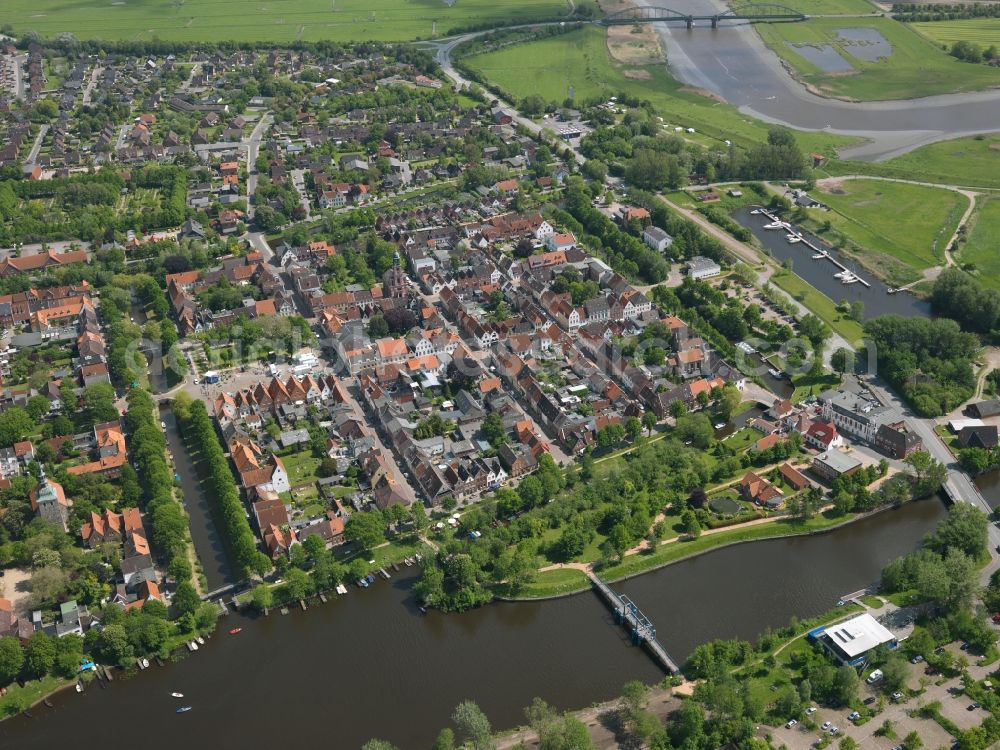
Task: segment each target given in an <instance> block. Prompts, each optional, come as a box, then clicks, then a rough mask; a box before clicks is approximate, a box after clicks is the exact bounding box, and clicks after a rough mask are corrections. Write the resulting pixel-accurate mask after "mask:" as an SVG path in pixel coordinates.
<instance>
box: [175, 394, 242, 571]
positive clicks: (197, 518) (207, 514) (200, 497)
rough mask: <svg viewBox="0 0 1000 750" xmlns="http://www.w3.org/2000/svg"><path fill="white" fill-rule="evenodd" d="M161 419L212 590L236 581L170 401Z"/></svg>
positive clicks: (193, 539)
mask: <svg viewBox="0 0 1000 750" xmlns="http://www.w3.org/2000/svg"><path fill="white" fill-rule="evenodd" d="M160 420H161V421H162V422H163V424H164V427H165V429H164V431H165V432H166V434H167V447H168V448H169V449H170V453H171V454H172V455H173V457H174V468H175V469H176V471H177V474H178V475H179V476H180V483H181V492H182V494H183V496H184V509H185V510H186V511H187V514H188V524H189V526H190V528H191V541H193V542H194V549H195V552H197V553H198V559H199V560H201V565H202V569H203V571H204V573H205V580H206V583H207V584H208V591H215V590H216V589H219V588H222V587H223V586H226V585H228V584H230V583H234V582H235V580H234V579H233V576H232V571H231V570H230V567H229V560H228V559H227V557H226V550H225V547H224V546H223V544H222V538H221V537H220V536H219V533H218V532H217V531H216V528H215V520H214V519H213V518H212V508H211V506H209V504H208V496H207V495H206V494H205V493H204V491H203V490H202V486H201V482H200V480H199V478H198V469H197V467H196V466H195V464H194V461H193V460H192V459H191V456H190V454H189V453H188V450H187V446H186V445H184V441H183V440H182V439H181V436H180V432H179V431H178V429H177V417H175V416H174V413H173V411H171V409H170V407H169V406H167V405H166V404H164V405H162V406H160Z"/></svg>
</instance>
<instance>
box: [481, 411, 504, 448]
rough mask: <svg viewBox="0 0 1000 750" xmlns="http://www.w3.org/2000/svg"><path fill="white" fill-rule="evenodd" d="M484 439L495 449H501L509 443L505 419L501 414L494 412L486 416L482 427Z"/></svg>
mask: <svg viewBox="0 0 1000 750" xmlns="http://www.w3.org/2000/svg"><path fill="white" fill-rule="evenodd" d="M480 429H482V431H483V437H484V438H486V440H487V441H488V442H489V444H490V445H492V446H493V447H494V448H499V447H500V446H501V445H503V444H504V443H506V442H508V440H509V438H508V437H507V429H506V428H505V427H504V425H503V418H502V417H501V416H500V414H499V413H497V412H495V411H492V412H490V413H489V414H487V415H486V419H484V420H483V424H482V427H481V428H480Z"/></svg>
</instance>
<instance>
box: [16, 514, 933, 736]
mask: <svg viewBox="0 0 1000 750" xmlns="http://www.w3.org/2000/svg"><path fill="white" fill-rule="evenodd" d="M944 514H945V509H944V506H943V504H942V503H941V502H940V501H938V500H925V501H922V502H918V503H912V504H910V505H907V506H904V507H903V508H900V509H898V510H894V511H888V512H885V513H882V514H879V515H876V516H873V517H870V518H868V519H865V520H863V521H860V522H858V523H856V524H853V525H851V526H847V527H843V528H840V529H837V530H834V531H831V532H829V533H827V534H823V535H818V536H812V537H803V538H797V539H777V540H770V541H763V542H754V543H749V544H743V545H738V546H735V547H730V548H726V549H723V550H718V551H716V552H712V553H709V554H706V555H703V556H701V557H699V558H695V559H692V560H688V561H685V562H681V563H678V564H675V565H672V566H668V567H666V568H663V569H661V570H658V571H655V572H652V573H649V574H646V575H644V576H640V577H639V578H636V579H633V580H631V581H628V582H626V583H624V584H622V585H620V586H619V588H620V589H621V590H623V591H624V592H625V593H627V594H628V595H629V596H630V597H632V598H633V599H635V601H636V602H637V603H638V604H639V606H640V607H641V608H642V609H643V610H644V611H645V612H646V614H647V615H649V616H650V617H651V618H652V619H653V622H654V623H655V624H656V626H657V628H658V632H659V636H660V639H661V641H662V642H663V643H664V644H665V645H666V647H667V649H668V650H669V651H670V652H671V653H672V654H673V656H674V657H675V658H677V659H680V660H683V659H684V658H685V657H686V656H687V655H688V654H689V653H690V651H691V650H692V649H693V648H694V646H695V645H697V644H698V643H700V642H703V641H706V640H709V639H712V638H720V637H732V636H738V637H742V638H749V639H753V638H754V637H755V636H756V635H757V634H758V633H760V632H761V631H762V630H763V629H764V628H767V627H776V626H780V625H783V624H786V623H787V621H788V620H789V618H790V617H791V616H792V615H796V616H799V617H809V616H812V615H816V614H818V613H820V612H823V611H825V610H827V609H829V608H830V607H831V606H833V604H834V603H835V602H836V600H837V598H838V597H839V596H840V595H841V594H844V593H847V592H849V591H853V590H856V589H858V588H860V587H862V586H865V585H867V584H868V583H871V582H873V581H874V580H876V579H877V578H878V576H879V572H880V570H881V568H882V566H883V565H884V564H885V563H886V562H888V561H889V560H890V559H892V558H894V557H896V556H898V555H900V554H903V553H906V552H909V551H911V550H913V549H915V548H916V546H917V545H918V544H919V542H920V539H921V538H922V537H923V535H924V534H925V533H927V532H928V531H930V530H931V529H932V528H933V527H934V526H935V525H936V523H937V522H938V521H939V520H940V519H941V518H942V517H943V516H944ZM411 582H412V579H407V578H406V577H405V576H404V577H400V576H396V577H394V578H393V579H392V580H391V581H388V582H385V581H379V582H378V583H377V584H375V585H374V586H373V587H372V588H371V589H367V590H364V591H361V590H358V589H356V588H354V587H351V588H350V591H349V594H348V595H347V596H346V597H343V598H341V599H338V600H333V601H330V602H328V603H327V604H325V605H322V604H317V605H315V606H311V607H310V609H309V611H308V612H301V611H298V610H295V611H293V612H291V613H290V614H288V615H287V616H282V615H280V614H279V613H277V612H273V613H272V614H271V616H270V617H267V618H260V619H257V620H256V621H253V620H251V619H249V618H244V617H241V616H238V615H229V616H227V617H226V618H224V620H223V621H222V623H221V625H220V628H219V631H218V633H219V634H218V635H216V636H215V637H214V638H213V639H212V640H210V641H209V642H208V643H207V645H206V646H205V647H204V648H203V649H202V650H201V651H199V652H198V653H196V654H194V655H193V656H190V657H187V658H184V659H182V660H181V661H179V662H177V663H173V664H168V665H167V666H166V667H164V668H162V669H160V668H157V667H155V666H154V667H153V668H151V669H150V670H147V671H146V672H144V673H142V674H141V675H139V676H137V677H136V678H135V679H134V680H131V681H126V680H123V679H118V680H116V681H115V682H114V683H113V685H112V687H111V688H109V689H107V690H101V689H99V688H98V687H96V686H91V688H90V689H89V690H88V691H87V692H86V693H85V694H83V695H78V694H76V693H72V692H69V693H63V694H61V695H59V696H57V697H56V698H55V699H54V701H53V702H54V703H55V708H53V709H48V708H44V707H39V709H38V710H37V711H36V712H35V718H34V719H26V718H23V717H19V718H16V719H12V720H9V721H6V722H3V723H0V746H4V747H17V748H22V749H24V750H31V749H34V748H52V747H59V746H64V745H69V744H73V743H77V742H79V740H80V738H81V736H83V735H84V733H86V732H88V730H89V728H93V727H109V726H113V727H115V731H116V734H119V735H121V736H134V737H141V740H140V741H141V743H142V745H143V747H145V748H149V750H160V749H162V750H167V749H168V748H169V749H170V750H174V748H177V747H184V746H185V745H187V746H191V747H205V746H207V745H208V744H209V743H212V744H215V745H221V746H223V747H236V746H240V745H245V746H248V747H263V746H266V745H271V744H275V745H279V746H284V745H287V744H288V743H289V742H290V741H295V742H302V743H306V744H316V745H319V744H322V745H329V746H333V747H337V748H345V749H346V748H358V747H360V746H361V745H362V744H363V743H364V742H365V741H366V740H367V739H369V738H370V737H372V736H378V737H382V738H383V739H387V740H390V741H392V742H394V743H395V744H396V745H398V746H399V747H401V748H405V749H406V750H410V748H421V747H428V746H429V745H430V744H431V742H432V741H433V737H434V736H435V735H436V733H437V731H438V730H439V729H440V728H441V727H443V726H446V725H447V724H448V723H449V716H450V714H451V711H452V709H453V708H454V706H455V705H456V704H457V703H458V702H459V701H461V700H463V699H466V698H471V699H473V700H475V701H477V702H478V703H479V704H480V706H482V708H483V709H484V710H485V711H486V712H487V714H488V715H489V716H490V718H491V720H492V721H493V725H494V726H495V727H498V728H502V727H510V726H514V725H516V724H518V723H520V722H521V721H522V720H523V714H522V708H523V707H524V706H525V705H527V704H528V703H530V702H531V699H532V698H533V697H534V696H541V697H543V698H544V699H545V700H547V701H550V702H551V703H553V704H555V705H556V706H558V707H560V708H563V709H570V708H581V707H584V706H587V705H589V704H591V703H592V702H595V701H601V700H606V699H610V698H612V697H614V696H615V695H617V694H618V693H619V691H620V688H621V686H622V684H623V683H625V682H626V681H628V680H631V679H640V680H644V681H646V682H653V681H656V680H658V679H659V678H660V677H662V673H661V672H660V671H659V669H658V668H656V667H654V666H653V663H652V661H651V660H650V659H649V658H648V657H647V656H646V655H645V653H644V652H643V651H642V650H640V649H638V648H635V647H632V646H631V645H630V643H629V641H628V638H627V637H626V634H625V633H624V631H623V630H621V629H620V628H619V627H617V626H616V625H615V624H614V623H613V621H612V619H611V617H610V614H609V612H608V610H607V609H606V608H605V607H604V605H603V604H602V603H601V602H600V601H599V600H598V599H597V597H596V596H595V595H594V594H591V593H584V594H580V595H577V596H572V597H568V598H564V599H558V600H554V601H548V602H537V603H499V604H494V605H490V606H487V607H482V608H480V609H477V610H474V611H472V612H467V613H464V614H460V615H443V614H440V613H437V612H431V613H430V614H429V615H427V616H422V615H420V614H419V612H418V611H417V610H416V608H415V606H414V601H413V598H412V596H411V594H410V591H409V589H410V584H411ZM237 624H238V625H241V626H242V627H243V632H242V633H240V634H238V635H232V636H231V635H228V634H227V631H228V630H229V629H230V628H232V627H234V626H236V625H237ZM172 691H179V692H182V693H184V694H185V698H184V699H183V703H184V704H189V705H191V706H193V710H192V711H191V712H189V713H187V714H184V715H176V714H175V713H174V710H175V708H176V706H177V703H178V702H177V701H175V700H173V699H171V698H170V693H171V692H172ZM290 738H294V740H291V739H290Z"/></svg>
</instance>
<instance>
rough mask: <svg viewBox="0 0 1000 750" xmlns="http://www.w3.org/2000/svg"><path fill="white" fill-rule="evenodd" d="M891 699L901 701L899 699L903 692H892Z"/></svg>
mask: <svg viewBox="0 0 1000 750" xmlns="http://www.w3.org/2000/svg"><path fill="white" fill-rule="evenodd" d="M892 699H893V700H894V701H901V700H903V694H902V693H900V692H898V691H897V692H895V693H893V694H892Z"/></svg>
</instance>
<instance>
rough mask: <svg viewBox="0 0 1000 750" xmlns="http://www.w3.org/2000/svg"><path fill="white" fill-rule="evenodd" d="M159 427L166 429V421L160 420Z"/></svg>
mask: <svg viewBox="0 0 1000 750" xmlns="http://www.w3.org/2000/svg"><path fill="white" fill-rule="evenodd" d="M160 429H161V430H165V429H167V423H166V422H160Z"/></svg>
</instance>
